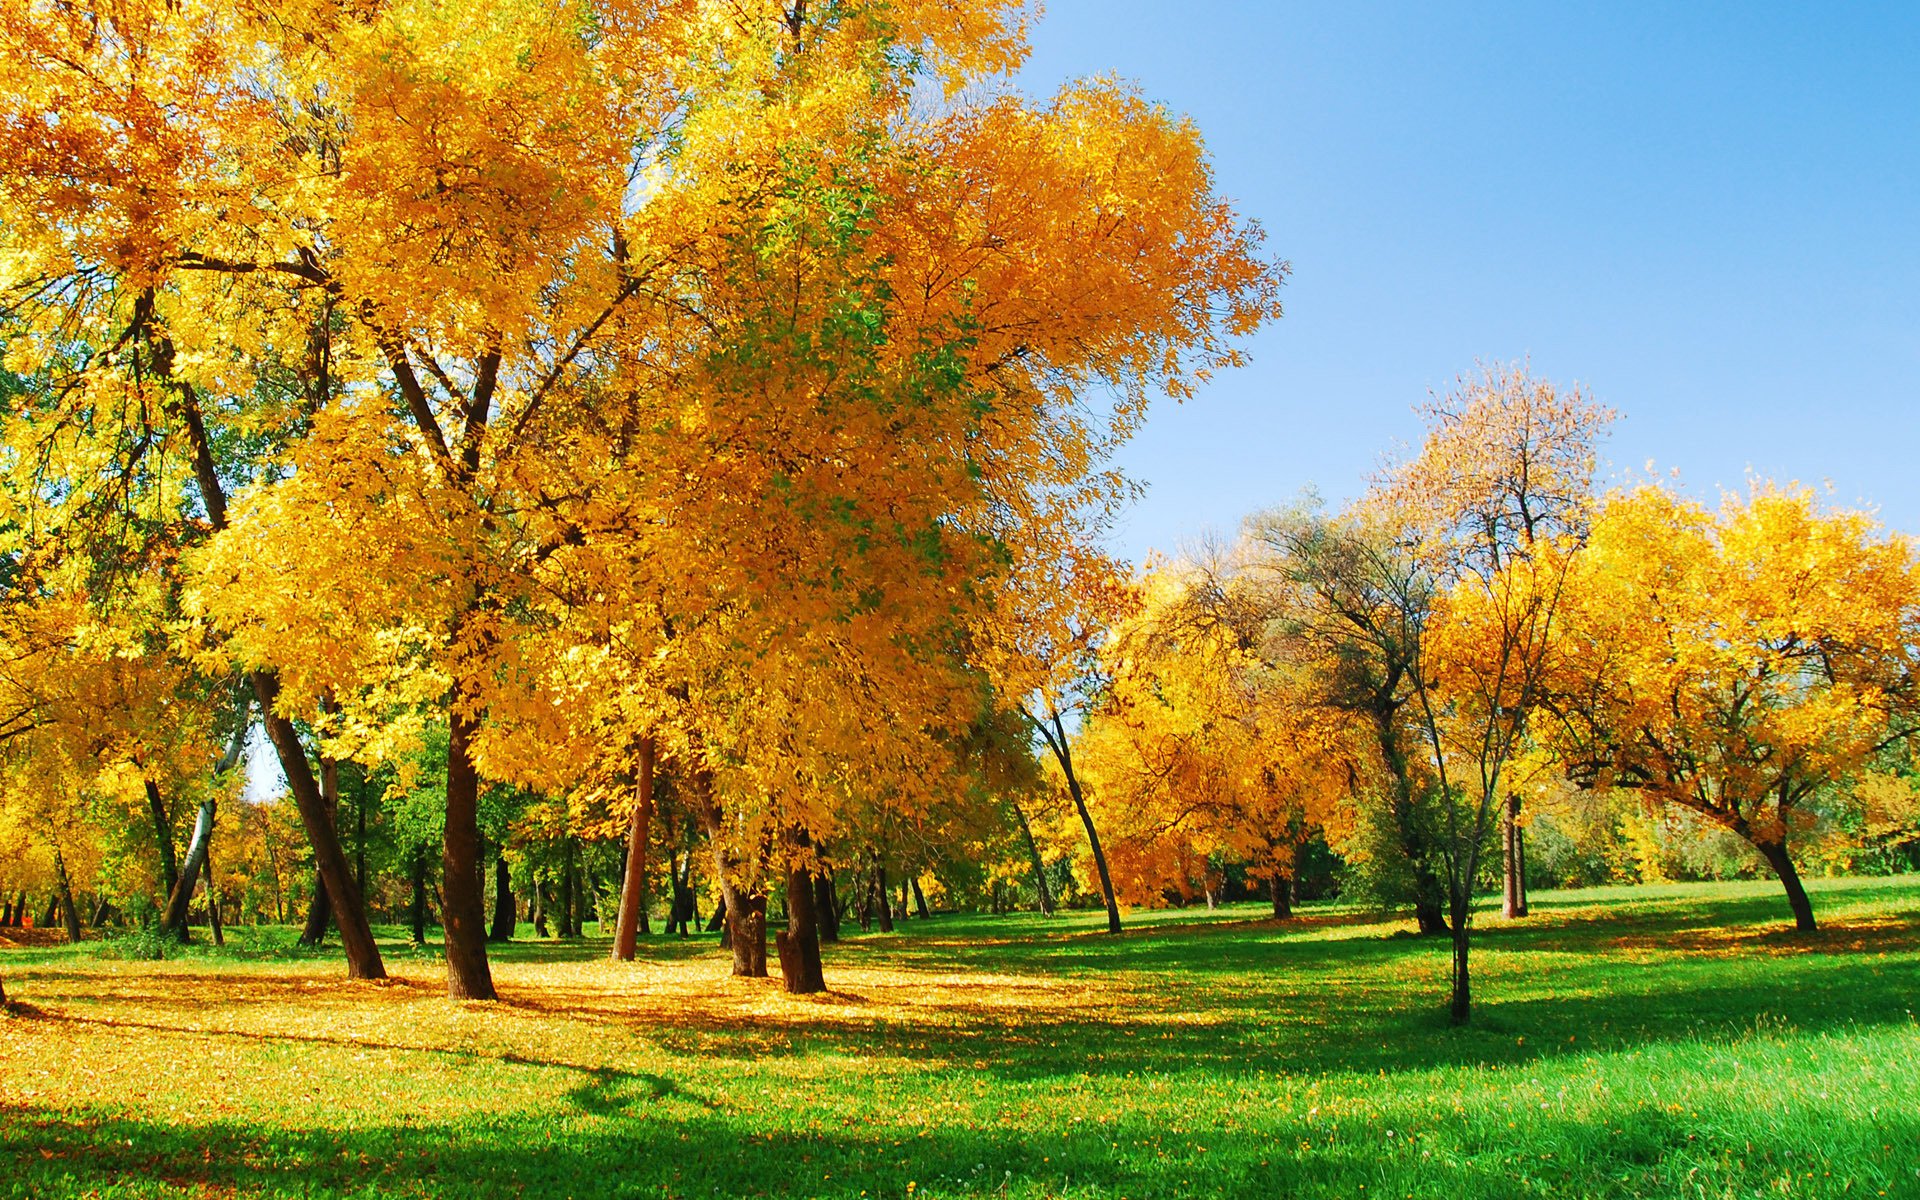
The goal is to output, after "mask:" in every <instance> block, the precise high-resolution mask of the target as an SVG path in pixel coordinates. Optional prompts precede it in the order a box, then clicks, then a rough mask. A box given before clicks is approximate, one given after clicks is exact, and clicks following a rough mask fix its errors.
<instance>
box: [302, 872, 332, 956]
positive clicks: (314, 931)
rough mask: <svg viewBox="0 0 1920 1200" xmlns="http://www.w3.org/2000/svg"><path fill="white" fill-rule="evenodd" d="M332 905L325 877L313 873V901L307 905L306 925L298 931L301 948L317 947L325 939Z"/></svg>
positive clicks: (318, 873)
mask: <svg viewBox="0 0 1920 1200" xmlns="http://www.w3.org/2000/svg"><path fill="white" fill-rule="evenodd" d="M332 911H333V909H332V904H331V902H330V901H329V899H328V897H327V877H326V876H324V875H322V874H320V872H318V871H315V872H314V873H313V901H312V902H311V903H310V904H308V905H307V924H306V927H305V928H304V929H302V930H301V931H300V944H301V945H302V946H318V945H319V944H320V943H321V942H323V941H325V940H326V937H327V918H328V917H329V916H330V915H331V914H332Z"/></svg>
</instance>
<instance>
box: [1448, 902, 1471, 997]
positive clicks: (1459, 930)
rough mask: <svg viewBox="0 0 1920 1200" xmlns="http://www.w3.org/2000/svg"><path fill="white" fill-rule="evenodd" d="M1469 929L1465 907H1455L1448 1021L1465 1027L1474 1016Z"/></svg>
mask: <svg viewBox="0 0 1920 1200" xmlns="http://www.w3.org/2000/svg"><path fill="white" fill-rule="evenodd" d="M1469 932H1470V931H1469V929H1468V925H1467V914H1466V913H1465V912H1464V911H1463V906H1461V905H1455V906H1454V915H1453V1001H1452V1003H1451V1004H1450V1005H1449V1006H1448V1011H1447V1016H1448V1019H1449V1020H1451V1021H1452V1022H1453V1024H1455V1025H1465V1024H1466V1023H1467V1021H1468V1020H1469V1019H1470V1018H1471V1017H1472V1016H1473V985H1472V982H1471V980H1470V979H1469V977H1468V973H1467V948H1468V936H1469Z"/></svg>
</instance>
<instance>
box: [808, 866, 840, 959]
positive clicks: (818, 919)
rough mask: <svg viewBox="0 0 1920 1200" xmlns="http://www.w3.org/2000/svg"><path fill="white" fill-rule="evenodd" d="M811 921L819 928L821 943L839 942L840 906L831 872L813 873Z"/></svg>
mask: <svg viewBox="0 0 1920 1200" xmlns="http://www.w3.org/2000/svg"><path fill="white" fill-rule="evenodd" d="M813 920H814V924H815V925H816V926H817V927H818V928H819V931H820V940H821V941H823V942H837V941H839V940H840V905H839V899H838V897H836V896H835V895H834V890H833V872H832V871H825V870H823V871H816V872H815V873H814V876H813Z"/></svg>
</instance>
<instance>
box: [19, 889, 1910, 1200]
mask: <svg viewBox="0 0 1920 1200" xmlns="http://www.w3.org/2000/svg"><path fill="white" fill-rule="evenodd" d="M1813 888H1814V890H1813V896H1814V903H1815V905H1816V908H1817V910H1818V912H1819V914H1820V916H1821V918H1822V921H1823V924H1824V926H1825V928H1824V929H1823V931H1822V932H1821V933H1819V934H1816V935H1812V936H1802V935H1796V934H1793V933H1791V932H1790V931H1789V929H1788V925H1789V921H1788V918H1787V912H1786V903H1785V900H1784V899H1783V898H1782V897H1781V896H1780V894H1779V892H1778V888H1777V885H1773V884H1771V883H1759V882H1756V883H1742V884H1718V885H1687V886H1672V887H1661V888H1644V887H1643V888H1633V889H1605V890H1596V891H1588V892H1561V893H1549V894H1545V895H1541V896H1539V897H1537V898H1536V906H1535V912H1536V915H1535V916H1533V917H1530V918H1528V919H1526V920H1524V921H1518V922H1511V923H1509V922H1505V921H1502V920H1500V919H1499V917H1498V915H1497V913H1482V914H1480V915H1479V916H1477V917H1476V923H1477V925H1478V928H1479V934H1478V936H1477V938H1476V949H1475V965H1476V968H1477V974H1476V996H1477V1008H1476V1011H1475V1018H1474V1023H1473V1025H1472V1026H1471V1027H1470V1028H1467V1029H1464V1030H1462V1029H1451V1028H1449V1027H1447V1025H1446V1023H1445V1016H1444V1000H1445V995H1444V989H1445V983H1446V970H1447V951H1446V947H1445V946H1444V945H1443V944H1441V943H1438V942H1435V941H1431V940H1423V939H1419V938H1416V937H1412V936H1410V934H1409V933H1408V930H1409V929H1410V926H1408V925H1406V924H1405V923H1401V922H1395V921H1388V920H1382V919H1380V918H1377V917H1374V916H1370V915H1368V914H1364V913H1359V912H1354V911H1349V910H1345V909H1341V908H1337V907H1314V906H1309V907H1308V908H1306V909H1305V910H1304V912H1303V915H1302V916H1301V917H1299V918H1297V919H1295V920H1292V921H1288V922H1275V921H1271V920H1265V919H1261V916H1260V913H1259V911H1258V910H1257V909H1254V908H1250V907H1249V908H1237V909H1236V908H1227V909H1222V910H1219V911H1216V912H1207V911H1205V910H1198V911H1196V910H1193V909H1187V910H1176V911H1167V912H1154V913H1134V914H1131V923H1132V926H1133V927H1132V928H1131V929H1130V930H1129V932H1128V933H1126V934H1124V935H1122V936H1121V937H1118V938H1114V937H1109V936H1107V935H1105V934H1104V933H1101V932H1097V931H1096V923H1097V922H1100V921H1101V920H1102V916H1103V915H1102V914H1099V913H1087V914H1070V915H1066V916H1062V917H1057V918H1054V919H1052V920H1045V919H1042V918H1039V917H1036V916H1013V917H1003V918H995V917H973V916H968V917H959V916H944V917H936V918H934V919H933V920H931V921H927V922H921V921H917V920H916V921H910V922H906V923H904V924H903V926H902V929H903V930H904V932H902V933H900V934H896V935H892V936H886V935H878V934H876V935H872V936H867V937H859V936H856V937H853V938H850V939H849V940H847V941H845V942H842V943H841V944H840V945H838V946H835V947H829V949H828V953H827V977H828V983H829V985H830V986H831V987H832V988H833V989H834V990H833V992H832V993H831V994H829V995H827V996H824V997H817V998H793V997H788V996H786V995H784V994H783V993H781V992H780V991H779V985H778V982H777V981H774V982H772V983H768V982H765V981H745V980H730V979H728V978H727V977H726V969H727V959H726V958H725V957H724V956H723V955H722V954H721V953H720V952H719V951H718V949H717V948H716V947H715V945H714V942H713V939H712V938H700V939H697V940H692V941H688V942H681V941H678V940H675V939H670V938H666V937H662V936H658V935H656V936H655V937H653V938H652V939H650V940H647V941H645V942H643V945H642V951H641V954H642V958H643V960H644V961H642V962H639V963H633V964H621V963H609V962H606V961H604V956H605V953H606V945H607V944H606V943H605V942H604V941H595V940H594V939H590V938H589V939H583V940H581V941H578V942H573V943H566V944H561V943H555V942H547V941H531V940H529V941H522V942H516V943H514V944H513V945H512V946H509V947H501V948H497V952H496V956H495V968H494V969H495V976H496V979H497V980H498V982H499V985H500V992H501V996H502V1001H501V1002H500V1003H499V1004H457V1003H454V1002H451V1001H448V1000H446V999H445V998H444V995H443V990H442V977H441V969H440V964H439V963H438V961H437V959H436V958H435V957H434V956H433V955H432V954H431V953H430V952H416V951H413V950H412V949H410V948H408V947H406V946H405V945H404V943H403V942H401V941H399V940H398V939H397V938H396V939H394V940H390V941H387V942H385V943H384V944H383V946H382V949H383V951H385V952H386V953H387V955H388V959H387V962H388V967H389V969H390V970H391V971H392V972H393V974H394V976H395V978H394V980H393V981H392V982H390V983H388V984H385V985H380V984H360V983H350V982H348V981H347V980H346V979H345V978H344V977H343V970H342V967H341V964H340V962H339V960H338V958H337V955H335V954H332V953H329V952H320V953H317V954H316V953H312V952H296V951H292V950H290V949H288V948H286V947H285V946H284V944H283V943H284V941H285V940H286V938H287V937H289V936H290V934H288V933H287V931H282V930H270V931H262V932H261V933H260V934H259V935H256V936H254V937H251V938H248V937H247V936H246V935H247V934H248V932H249V931H244V930H243V931H239V933H240V934H241V937H236V938H233V939H232V940H233V942H234V943H235V944H234V946H233V947H232V948H231V949H230V950H229V951H228V952H226V953H224V954H213V953H211V952H207V951H205V950H196V951H194V952H190V953H189V954H188V955H186V956H184V957H181V958H178V959H174V960H170V961H167V962H160V963H153V962H140V961H126V960H113V959H110V958H105V957H102V956H101V947H99V946H97V945H83V946H81V947H77V948H68V947H60V948H46V947H35V946H27V947H14V948H8V949H0V978H4V981H5V984H6V987H7V991H8V995H9V996H10V997H11V998H12V999H13V1000H14V1001H15V1002H16V1003H15V1004H14V1006H13V1008H12V1011H11V1012H10V1014H8V1015H7V1016H4V1017H0V1196H3V1197H16V1196H18V1197H29V1196H30V1197H35V1198H36V1200H39V1198H45V1197H65V1196H115V1197H118V1196H303V1197H335V1196H370V1197H371V1196H380V1197H386V1196H441V1195H445V1196H459V1197H491V1196H526V1197H539V1198H548V1197H570V1196H571V1197H581V1198H583V1200H584V1198H586V1197H600V1196H736V1195H738V1196H752V1195H771V1196H849V1197H855V1196H871V1197H883V1196H888V1197H908V1196H922V1197H938V1196H961V1195H994V1196H1014V1197H1038V1196H1074V1197H1093V1196H1102V1197H1104V1196H1130V1197H1162V1196H1167V1197H1174V1196H1223V1197H1243V1196H1244V1197H1261V1198H1263V1200H1265V1198H1271V1200H1279V1198H1282V1197H1295V1196H1341V1197H1376V1196H1378V1197H1400V1196H1417V1197H1448V1198H1450V1200H1451V1198H1455V1197H1479V1196H1488V1197H1507V1196H1513V1197H1534V1196H1537V1197H1548V1196H1551V1197H1627V1196H1647V1197H1654V1196H1658V1197H1699V1198H1714V1200H1718V1198H1722V1197H1728V1198H1731V1197H1763V1196H1764V1197H1772V1196H1796V1197H1800V1196H1805V1197H1826V1196H1849V1197H1852V1196H1891V1197H1900V1198H1914V1197H1920V1022H1917V1021H1916V1018H1915V1009H1916V1007H1917V1006H1920V878H1914V877H1908V878H1901V879H1890V880H1884V879H1883V880H1826V881H1818V882H1816V883H1815V884H1814V885H1813ZM386 932H389V933H397V932H398V931H386ZM856 933H857V931H856ZM243 942H244V943H245V944H242V943H243Z"/></svg>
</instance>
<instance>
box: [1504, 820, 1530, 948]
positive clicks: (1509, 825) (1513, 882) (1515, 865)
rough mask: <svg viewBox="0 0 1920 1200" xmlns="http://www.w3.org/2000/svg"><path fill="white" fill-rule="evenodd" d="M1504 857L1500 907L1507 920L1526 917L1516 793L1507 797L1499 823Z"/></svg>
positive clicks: (1523, 869)
mask: <svg viewBox="0 0 1920 1200" xmlns="http://www.w3.org/2000/svg"><path fill="white" fill-rule="evenodd" d="M1501 834H1502V841H1503V842H1504V851H1505V853H1504V855H1503V858H1502V863H1501V866H1502V875H1503V876H1504V883H1505V888H1504V892H1505V896H1504V899H1503V902H1502V905H1501V911H1502V912H1504V913H1505V914H1506V916H1507V919H1508V920H1512V919H1513V918H1515V917H1524V916H1526V915H1527V879H1526V863H1525V860H1524V859H1522V858H1521V851H1520V797H1519V795H1518V794H1517V793H1514V794H1510V795H1508V797H1507V804H1506V819H1505V820H1504V821H1502V822H1501Z"/></svg>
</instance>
